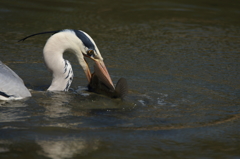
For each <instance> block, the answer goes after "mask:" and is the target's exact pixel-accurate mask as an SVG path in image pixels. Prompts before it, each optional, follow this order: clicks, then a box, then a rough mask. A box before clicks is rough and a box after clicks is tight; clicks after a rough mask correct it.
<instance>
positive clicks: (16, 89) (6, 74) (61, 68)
mask: <svg viewBox="0 0 240 159" xmlns="http://www.w3.org/2000/svg"><path fill="white" fill-rule="evenodd" d="M45 33H53V35H52V36H51V37H50V38H49V39H48V40H47V42H46V44H45V46H44V49H43V56H44V61H45V64H46V66H47V67H48V69H49V70H50V72H51V73H52V83H51V85H50V87H49V88H48V91H68V89H69V87H70V85H71V83H72V80H73V70H72V66H71V64H70V62H69V61H67V60H65V59H64V58H63V53H64V52H66V51H68V52H71V53H74V54H75V55H76V57H77V59H78V62H79V64H80V66H82V68H83V70H84V72H85V75H86V77H87V79H88V81H89V82H90V80H91V73H90V69H89V67H88V64H87V63H86V61H85V59H84V57H88V58H90V59H92V60H94V61H95V63H96V64H97V66H98V67H99V68H98V71H99V72H101V74H102V79H103V80H102V81H103V83H104V84H105V85H107V86H108V87H109V88H113V89H114V86H113V83H112V80H111V78H110V76H109V74H108V71H107V68H106V67H105V64H104V63H103V58H102V56H101V54H100V52H99V50H98V48H97V46H96V44H95V42H94V41H93V39H92V38H91V37H90V36H89V35H88V34H87V33H85V32H83V31H81V30H72V29H65V30H60V31H52V32H43V33H37V34H33V35H30V36H28V37H26V38H24V39H22V40H20V41H23V40H25V39H27V38H29V37H31V36H35V35H39V34H45ZM0 64H1V65H0V74H1V77H0V84H1V86H0V95H1V96H0V100H6V98H7V99H10V98H11V97H19V98H24V97H29V96H31V94H30V93H29V91H28V90H27V88H26V87H25V86H24V84H23V81H22V80H21V78H19V77H18V75H17V74H15V73H14V72H13V71H12V70H11V69H10V68H8V67H7V66H6V65H4V64H2V63H0Z"/></svg>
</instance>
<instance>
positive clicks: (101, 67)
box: [94, 60, 115, 90]
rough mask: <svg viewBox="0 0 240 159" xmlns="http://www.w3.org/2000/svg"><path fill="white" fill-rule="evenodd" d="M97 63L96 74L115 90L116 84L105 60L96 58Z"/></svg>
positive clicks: (95, 66)
mask: <svg viewBox="0 0 240 159" xmlns="http://www.w3.org/2000/svg"><path fill="white" fill-rule="evenodd" d="M94 61H95V65H94V71H95V74H96V76H97V77H98V78H99V80H100V81H101V82H102V83H104V84H105V85H106V86H107V87H108V88H109V89H111V90H114V89H115V88H114V85H113V82H112V79H111V77H110V75H109V73H108V70H107V68H106V66H105V64H104V62H103V61H101V60H94Z"/></svg>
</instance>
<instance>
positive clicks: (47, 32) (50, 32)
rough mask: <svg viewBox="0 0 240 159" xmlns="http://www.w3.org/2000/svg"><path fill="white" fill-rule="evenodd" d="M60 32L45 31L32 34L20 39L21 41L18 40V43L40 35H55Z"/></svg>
mask: <svg viewBox="0 0 240 159" xmlns="http://www.w3.org/2000/svg"><path fill="white" fill-rule="evenodd" d="M60 31H62V30H57V31H45V32H41V33H36V34H32V35H29V36H27V37H25V38H22V39H20V40H18V42H20V41H24V40H26V39H28V38H30V37H33V36H36V35H40V34H56V33H58V32H60Z"/></svg>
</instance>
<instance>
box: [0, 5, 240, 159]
mask: <svg viewBox="0 0 240 159" xmlns="http://www.w3.org/2000/svg"><path fill="white" fill-rule="evenodd" d="M239 17H240V1H237V0H228V1H217V0H208V1H206V0H195V1H190V0H170V1H169V0H162V1H159V0H131V1H130V0H123V1H110V0H88V1H78V0H71V1H67V0H58V1H42V0H35V1H30V0H24V1H23V0H22V1H20V0H10V1H7V0H1V1H0V21H1V23H0V26H1V27H0V60H1V61H2V62H4V63H5V64H7V65H8V66H9V67H11V68H12V69H13V70H14V71H16V72H17V73H18V74H19V76H20V77H21V78H22V79H23V80H24V81H25V84H26V85H27V87H28V88H29V89H31V93H32V94H33V97H32V98H29V99H27V100H23V101H11V102H0V158H1V159H5V158H6V159H8V158H23V159H27V158H52V159H64V158H104V159H106V158H138V159H139V158H240V135H239V131H240V126H239V124H240V99H239V98H240V84H239V80H240V75H239V72H240V71H239V70H240V18H239ZM65 28H72V29H81V30H84V31H86V32H87V33H89V34H90V35H91V37H92V38H93V39H94V40H95V42H96V44H97V45H98V48H99V49H100V52H101V54H102V56H103V58H104V59H105V64H106V65H107V68H108V70H109V73H110V75H111V77H112V79H113V81H114V83H116V82H117V80H118V79H119V78H120V77H125V78H126V79H127V80H128V83H129V88H130V92H129V95H128V96H127V98H126V99H125V101H120V100H116V99H110V98H108V97H105V96H101V95H96V94H89V93H88V92H86V91H84V89H85V86H86V85H87V80H86V78H85V76H84V73H83V71H82V69H81V67H80V66H79V65H78V64H77V61H76V59H75V57H74V55H71V54H66V55H64V57H65V58H66V59H68V60H69V61H71V63H72V65H73V69H74V73H75V78H74V80H73V84H72V90H73V91H71V92H69V93H59V94H52V93H48V92H46V91H45V90H46V88H47V87H48V86H49V84H50V82H51V75H50V74H49V72H48V71H47V69H46V67H45V66H44V63H43V58H42V49H43V46H44V44H45V42H46V40H47V39H48V37H49V35H42V36H38V37H34V38H32V39H28V40H27V41H25V42H20V43H19V42H17V41H18V40H19V39H21V38H23V37H25V36H27V35H29V34H33V33H37V32H42V31H50V30H59V29H65Z"/></svg>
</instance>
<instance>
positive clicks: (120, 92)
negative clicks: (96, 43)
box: [84, 55, 128, 99]
mask: <svg viewBox="0 0 240 159" xmlns="http://www.w3.org/2000/svg"><path fill="white" fill-rule="evenodd" d="M84 56H85V57H88V58H90V59H92V60H93V61H94V62H95V64H94V72H93V73H92V74H91V73H90V69H89V68H88V69H87V70H86V71H85V74H86V76H87V78H88V81H89V84H88V89H89V91H91V92H95V93H99V94H104V95H107V96H109V97H112V98H121V99H123V98H124V97H125V96H126V95H127V94H128V84H127V80H126V79H125V78H120V79H119V80H118V82H117V84H116V87H114V85H113V82H112V79H111V77H110V75H109V73H108V70H107V68H106V66H105V64H104V62H103V61H102V60H100V59H95V58H93V57H91V56H89V55H84ZM87 67H88V66H87ZM89 79H90V80H89Z"/></svg>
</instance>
